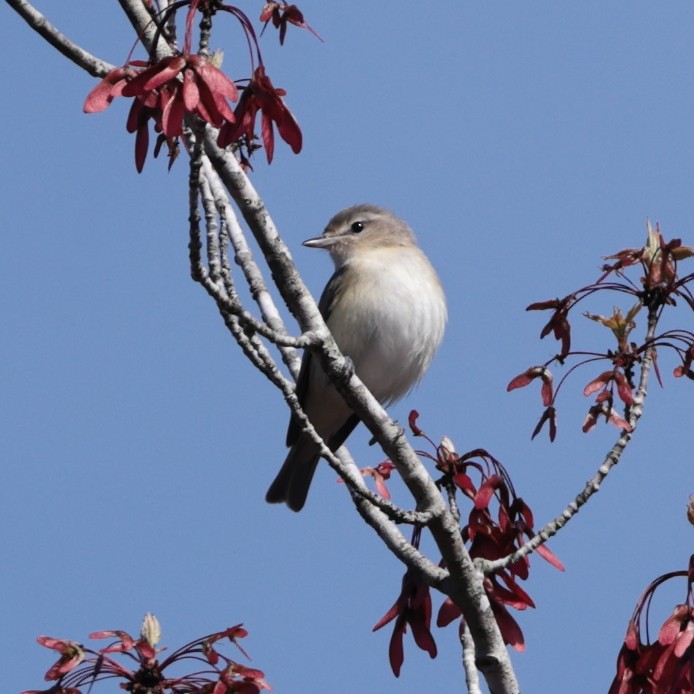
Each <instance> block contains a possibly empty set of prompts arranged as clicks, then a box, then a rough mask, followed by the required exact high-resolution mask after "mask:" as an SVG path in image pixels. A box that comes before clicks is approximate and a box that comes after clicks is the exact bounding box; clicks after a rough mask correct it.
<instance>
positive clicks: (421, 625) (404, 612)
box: [373, 528, 437, 677]
mask: <svg viewBox="0 0 694 694" xmlns="http://www.w3.org/2000/svg"><path fill="white" fill-rule="evenodd" d="M420 537H421V529H420V528H415V529H414V532H413V537H412V544H413V545H414V546H415V547H418V546H419V540H420ZM393 620H395V625H394V627H393V633H392V635H391V637H390V645H389V647H388V659H389V660H390V667H391V668H392V670H393V674H394V675H395V676H396V677H399V676H400V669H401V668H402V664H403V662H405V649H404V646H403V638H404V636H405V633H406V632H407V626H408V624H409V626H410V628H411V629H412V636H413V637H414V641H415V643H416V644H417V646H419V648H421V649H422V650H423V651H426V652H427V653H428V654H429V655H430V656H431V657H432V658H435V657H436V653H437V651H436V642H435V641H434V637H433V636H432V634H431V594H430V592H429V586H428V585H427V584H426V583H425V582H424V580H423V579H422V577H421V576H420V575H419V574H417V573H416V572H414V571H411V570H407V571H406V572H405V575H404V576H403V577H402V588H401V590H400V595H399V596H398V599H397V600H396V601H395V603H394V604H393V606H392V607H391V608H390V609H389V610H388V612H386V613H385V614H384V615H383V617H381V619H379V620H378V622H377V623H376V625H375V626H374V628H373V631H377V630H378V629H380V628H381V627H384V626H385V625H386V624H388V623H389V622H392V621H393Z"/></svg>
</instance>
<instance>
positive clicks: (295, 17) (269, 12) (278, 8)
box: [260, 2, 323, 45]
mask: <svg viewBox="0 0 694 694" xmlns="http://www.w3.org/2000/svg"><path fill="white" fill-rule="evenodd" d="M260 21H261V22H265V26H264V27H263V31H265V28H266V27H267V25H268V22H272V25H273V26H274V27H275V29H279V30H280V45H283V44H284V37H285V34H286V33H287V24H293V25H294V26H297V27H300V28H301V29H308V30H309V31H310V32H311V33H312V34H313V35H314V36H315V37H316V38H317V39H318V40H319V41H322V40H323V39H322V38H321V37H320V36H318V34H317V33H316V32H315V31H314V30H313V29H312V28H311V27H310V26H309V25H308V24H307V23H306V20H305V19H304V15H303V13H302V12H301V10H300V9H299V8H298V7H297V6H296V5H289V4H287V3H286V2H267V3H265V5H264V6H263V9H262V11H261V13H260Z"/></svg>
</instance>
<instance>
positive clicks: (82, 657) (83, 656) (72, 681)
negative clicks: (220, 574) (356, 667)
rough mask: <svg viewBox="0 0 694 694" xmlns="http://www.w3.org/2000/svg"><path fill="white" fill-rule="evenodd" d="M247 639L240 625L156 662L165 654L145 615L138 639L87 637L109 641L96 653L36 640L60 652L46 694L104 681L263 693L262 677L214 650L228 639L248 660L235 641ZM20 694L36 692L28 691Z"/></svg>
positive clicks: (103, 634) (168, 689)
mask: <svg viewBox="0 0 694 694" xmlns="http://www.w3.org/2000/svg"><path fill="white" fill-rule="evenodd" d="M247 634H248V632H247V631H246V630H245V629H244V628H243V626H242V625H240V624H237V625H235V626H233V627H230V628H228V629H225V630H224V631H219V632H216V633H214V634H210V635H208V636H203V637H202V638H200V639H196V640H195V641H191V642H190V643H188V644H186V645H185V646H182V647H181V648H178V649H176V650H175V651H173V652H172V653H171V654H170V655H169V656H168V657H167V658H164V659H161V660H160V659H159V658H157V655H158V654H159V653H161V652H162V651H164V650H166V649H163V648H157V647H156V645H157V643H158V642H159V638H160V636H161V629H160V627H159V622H158V621H157V620H156V618H155V617H154V616H152V615H151V614H147V615H146V617H145V619H144V621H143V624H142V629H141V632H140V637H139V638H138V639H134V638H133V637H132V636H130V635H129V634H128V633H127V632H125V631H120V630H108V631H98V632H95V633H93V634H91V635H90V638H93V639H103V638H115V641H114V642H113V643H112V644H110V645H109V646H106V647H105V648H102V649H100V650H98V651H97V650H94V649H91V648H84V647H82V646H80V645H78V644H77V643H75V642H74V641H62V640H59V639H51V638H49V637H46V636H42V637H40V638H39V639H38V641H39V643H40V644H41V645H43V646H46V647H47V648H52V649H54V650H57V651H59V652H60V653H61V658H60V660H59V661H58V662H57V663H56V664H55V665H53V666H52V667H51V669H50V670H49V671H48V673H47V674H46V679H50V680H57V681H56V683H55V685H54V686H53V687H52V688H51V689H50V690H49V692H50V694H81V692H82V691H83V690H82V687H89V688H90V689H91V687H92V685H93V684H94V683H95V682H98V681H100V680H104V679H116V680H120V681H121V682H120V689H123V690H126V691H129V692H160V693H161V694H166V693H169V694H174V693H175V692H190V693H191V694H192V693H193V692H198V693H199V694H231V693H232V692H234V693H237V694H259V693H260V692H261V691H262V690H264V689H267V690H269V689H271V687H270V685H269V684H268V683H267V682H266V681H265V675H264V674H263V673H262V672H261V671H260V670H256V669H254V668H248V667H245V666H244V665H241V664H239V663H237V662H235V661H234V660H232V659H231V658H229V657H228V656H226V655H224V654H223V653H222V652H221V650H218V649H217V648H215V644H217V643H218V642H219V641H221V640H223V639H229V641H231V642H232V643H233V644H235V645H236V646H237V648H239V650H240V651H241V652H242V653H243V654H244V655H245V656H246V657H248V654H247V653H246V652H245V651H244V650H243V648H241V646H240V645H239V644H238V639H240V638H243V637H244V636H246V635H247ZM118 656H121V658H123V656H126V657H125V658H124V660H125V661H126V662H125V664H122V663H121V662H119V660H117V659H116V658H117V657H118ZM189 660H192V661H196V663H197V665H196V668H195V671H194V672H192V673H190V674H180V672H178V673H177V674H169V673H168V672H167V671H168V670H169V669H171V668H172V666H174V664H175V666H176V667H177V668H178V670H179V671H180V667H178V666H180V664H181V663H183V662H186V661H189ZM200 662H202V663H205V662H207V667H205V666H203V667H202V668H201V667H200ZM116 688H118V687H116ZM23 694H42V693H41V692H39V691H37V690H30V691H26V692H23ZM43 694H49V693H48V692H44V693H43Z"/></svg>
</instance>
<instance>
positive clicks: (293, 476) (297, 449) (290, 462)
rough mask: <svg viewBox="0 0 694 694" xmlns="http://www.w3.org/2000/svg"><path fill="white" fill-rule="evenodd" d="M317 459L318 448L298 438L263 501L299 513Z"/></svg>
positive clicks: (312, 443) (303, 437) (308, 440)
mask: <svg viewBox="0 0 694 694" xmlns="http://www.w3.org/2000/svg"><path fill="white" fill-rule="evenodd" d="M319 459H320V453H319V448H318V446H317V445H316V444H315V443H314V442H313V441H312V440H311V439H310V438H309V437H308V436H299V438H298V440H297V442H296V443H295V444H294V445H293V446H292V447H291V448H290V450H289V454H288V455H287V458H286V460H285V461H284V463H283V465H282V467H281V468H280V471H279V473H278V474H277V477H275V480H274V482H273V483H272V484H271V485H270V489H268V491H267V494H266V495H265V501H267V502H268V503H270V504H281V503H285V504H287V506H289V508H290V509H291V510H292V511H301V509H302V508H303V507H304V504H305V503H306V497H307V496H308V490H309V487H310V486H311V480H313V474H314V473H315V471H316V466H317V465H318V460H319Z"/></svg>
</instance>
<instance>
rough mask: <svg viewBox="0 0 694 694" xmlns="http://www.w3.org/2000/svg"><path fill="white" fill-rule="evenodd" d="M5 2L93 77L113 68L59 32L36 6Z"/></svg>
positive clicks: (12, 0)
mask: <svg viewBox="0 0 694 694" xmlns="http://www.w3.org/2000/svg"><path fill="white" fill-rule="evenodd" d="M5 2H7V4H8V5H9V6H10V7H11V8H12V9H13V10H14V11H15V12H17V14H18V15H19V16H20V17H21V18H22V19H23V20H24V21H25V22H26V23H27V24H28V25H29V26H30V27H31V28H32V29H33V30H34V31H35V32H36V33H38V34H40V35H41V36H43V38H44V39H46V41H48V43H50V44H51V46H53V47H54V48H56V49H57V50H58V51H60V52H61V53H62V54H63V55H64V56H65V57H66V58H69V59H70V60H72V62H73V63H75V65H78V66H79V67H81V68H82V69H83V70H86V71H87V72H88V73H89V74H90V75H93V76H94V77H103V76H104V75H105V74H106V73H107V72H109V71H111V70H113V68H114V67H115V65H111V64H110V63H107V62H105V61H103V60H101V59H100V58H97V57H96V56H94V55H92V54H91V53H88V52H87V51H85V50H84V49H83V48H80V47H79V46H78V45H77V44H76V43H73V42H72V41H70V39H68V38H67V37H66V36H64V35H63V34H61V33H60V32H59V31H58V29H56V27H55V26H53V24H51V23H50V22H49V21H48V20H47V19H46V18H45V17H44V16H43V15H42V14H41V13H40V12H39V11H38V10H37V9H36V8H34V7H33V6H32V5H31V4H30V3H28V2H26V0H5Z"/></svg>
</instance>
